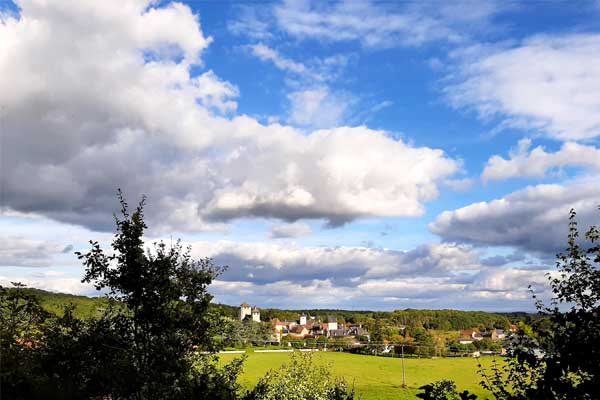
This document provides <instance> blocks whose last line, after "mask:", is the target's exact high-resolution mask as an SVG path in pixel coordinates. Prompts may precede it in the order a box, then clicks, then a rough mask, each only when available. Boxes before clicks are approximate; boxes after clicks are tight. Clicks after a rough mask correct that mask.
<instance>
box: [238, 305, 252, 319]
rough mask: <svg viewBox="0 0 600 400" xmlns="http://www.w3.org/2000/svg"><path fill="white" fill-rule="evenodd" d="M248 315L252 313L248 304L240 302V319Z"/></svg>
mask: <svg viewBox="0 0 600 400" xmlns="http://www.w3.org/2000/svg"><path fill="white" fill-rule="evenodd" d="M249 315H252V309H251V308H250V304H248V303H246V302H244V303H242V304H240V321H243V320H244V319H245V318H246V317H247V316H249Z"/></svg>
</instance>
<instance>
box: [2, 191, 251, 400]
mask: <svg viewBox="0 0 600 400" xmlns="http://www.w3.org/2000/svg"><path fill="white" fill-rule="evenodd" d="M119 200H120V203H121V214H122V218H121V219H119V218H116V217H115V219H116V224H117V233H116V235H115V238H114V240H113V242H112V252H111V253H110V254H107V253H105V252H104V251H103V250H102V249H101V247H100V245H99V244H98V243H97V242H91V244H92V249H91V250H90V251H89V252H88V253H86V254H79V253H77V254H78V256H79V258H80V259H81V260H82V261H83V263H84V265H85V267H86V273H85V277H84V281H86V282H90V283H93V284H94V285H95V287H96V288H97V289H98V290H107V291H108V295H107V297H106V299H105V300H104V304H106V306H105V307H104V309H103V310H102V312H101V313H99V315H98V316H97V318H88V319H80V318H78V317H77V316H76V315H75V312H74V310H75V306H73V305H70V306H65V307H64V309H63V310H62V312H60V313H57V314H53V313H48V312H46V311H45V310H44V309H43V307H42V306H41V305H40V302H39V301H38V300H37V298H35V296H33V295H31V294H28V293H27V292H23V291H22V290H23V289H22V288H21V287H19V286H17V287H16V288H14V289H2V290H1V291H0V307H1V311H2V313H1V318H2V321H1V322H2V325H1V326H2V328H1V337H2V363H3V364H2V371H3V372H2V376H1V377H2V393H0V396H1V397H2V398H4V397H6V398H13V399H59V398H60V399H90V398H111V399H113V400H116V399H140V400H142V399H143V400H146V399H148V400H151V399H192V398H193V399H202V398H207V399H223V400H225V399H235V398H237V391H238V389H239V387H238V386H237V383H236V378H237V374H238V373H239V372H240V370H241V363H242V361H239V360H236V361H235V362H233V363H232V364H230V365H226V366H225V367H221V366H220V364H219V363H218V360H217V359H216V358H215V356H214V355H212V354H210V353H211V352H213V351H215V350H218V348H219V345H220V343H218V342H216V341H215V340H214V338H215V337H217V336H218V334H219V332H218V328H219V327H220V324H219V322H220V320H219V317H218V316H216V315H215V314H214V313H213V312H211V310H210V309H209V304H210V300H211V298H212V297H211V296H210V294H209V293H208V292H207V287H208V285H209V284H210V283H211V281H212V280H213V278H214V277H215V276H216V275H217V274H218V273H219V271H220V269H219V268H217V267H215V266H214V265H213V264H212V261H211V260H210V259H203V260H198V261H196V260H192V258H191V257H190V253H189V249H188V250H187V251H183V249H182V247H181V245H180V243H179V242H177V244H176V245H174V246H171V247H167V246H166V245H165V244H164V243H158V244H154V246H153V247H152V249H151V250H147V249H145V245H144V241H143V234H144V231H145V229H146V225H145V223H144V215H143V207H144V201H142V202H141V203H140V204H139V206H138V207H137V208H136V210H135V211H134V212H133V213H132V214H130V213H129V210H128V206H127V203H126V202H125V201H124V199H123V197H122V196H121V194H120V192H119ZM206 353H209V354H206ZM5 367H8V369H7V371H8V372H6V373H5V372H4V371H5Z"/></svg>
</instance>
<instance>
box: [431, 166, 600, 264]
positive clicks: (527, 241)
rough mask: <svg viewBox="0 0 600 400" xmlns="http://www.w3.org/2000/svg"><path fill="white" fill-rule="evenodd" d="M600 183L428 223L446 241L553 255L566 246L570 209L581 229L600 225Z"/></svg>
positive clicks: (554, 188) (542, 190)
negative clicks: (599, 208)
mask: <svg viewBox="0 0 600 400" xmlns="http://www.w3.org/2000/svg"><path fill="white" fill-rule="evenodd" d="M599 199H600V185H598V179H596V178H591V179H587V180H580V181H577V182H573V183H570V184H566V185H559V184H554V185H537V186H530V187H527V188H525V189H522V190H519V191H516V192H514V193H511V194H509V195H508V196H506V197H504V198H501V199H497V200H493V201H489V202H480V203H474V204H471V205H469V206H466V207H463V208H460V209H457V210H454V211H445V212H443V213H442V214H440V215H439V216H438V217H437V218H436V219H435V221H434V222H432V223H431V224H429V229H430V231H431V232H433V233H435V234H437V235H440V236H442V238H444V239H445V240H449V241H453V242H454V241H457V242H466V243H473V244H479V245H491V246H514V247H517V248H521V249H524V250H527V251H539V252H545V253H546V254H549V255H553V254H555V253H556V252H558V251H562V250H563V249H564V248H565V247H566V244H567V243H566V240H567V231H568V229H567V228H568V217H569V210H570V209H571V208H574V209H575V210H576V211H577V212H578V213H579V219H580V221H581V222H582V223H581V228H582V229H585V228H586V227H587V226H588V225H591V224H598V222H599V219H600V213H599V212H598V210H597V207H598V203H599Z"/></svg>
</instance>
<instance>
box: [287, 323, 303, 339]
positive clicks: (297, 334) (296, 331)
mask: <svg viewBox="0 0 600 400" xmlns="http://www.w3.org/2000/svg"><path fill="white" fill-rule="evenodd" d="M307 335H308V329H306V328H305V327H304V326H302V325H296V326H295V327H293V328H292V329H291V330H290V333H289V334H288V336H291V337H293V338H297V339H304V337H305V336H307Z"/></svg>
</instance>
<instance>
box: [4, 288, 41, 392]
mask: <svg viewBox="0 0 600 400" xmlns="http://www.w3.org/2000/svg"><path fill="white" fill-rule="evenodd" d="M12 285H13V287H12V288H5V287H2V286H0V363H1V365H0V398H7V399H8V398H10V399H26V398H32V397H34V396H33V391H34V390H35V389H34V388H35V387H38V386H39V384H40V383H39V382H38V379H39V374H38V371H37V369H38V368H37V363H36V351H37V348H38V345H39V343H41V342H42V340H41V339H42V337H43V334H42V332H41V330H40V329H39V325H40V324H41V323H43V322H44V321H45V320H46V319H47V318H48V316H49V315H48V313H47V312H46V311H44V309H43V308H42V306H41V305H40V303H39V301H38V299H37V298H36V297H35V296H32V295H29V294H27V293H25V292H24V291H23V290H22V289H23V287H24V285H22V284H21V283H18V282H12Z"/></svg>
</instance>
